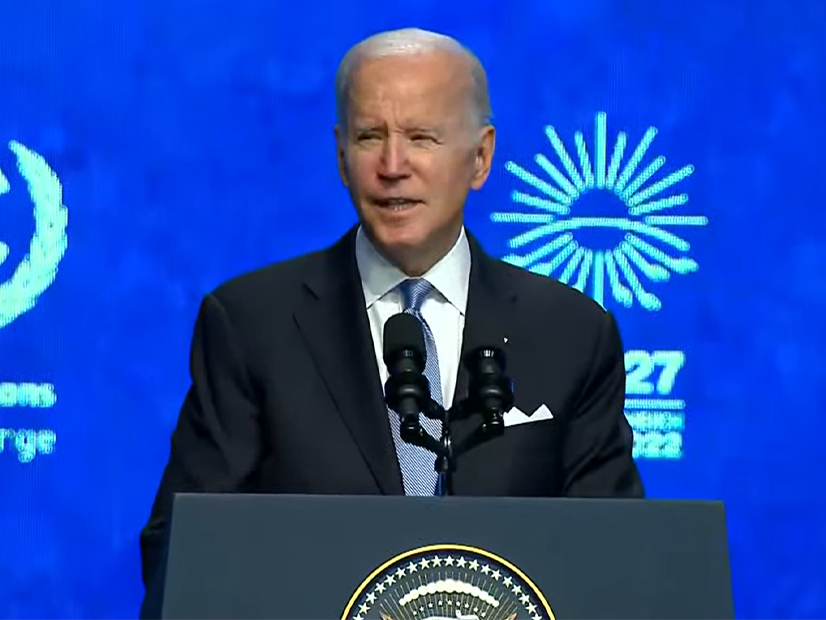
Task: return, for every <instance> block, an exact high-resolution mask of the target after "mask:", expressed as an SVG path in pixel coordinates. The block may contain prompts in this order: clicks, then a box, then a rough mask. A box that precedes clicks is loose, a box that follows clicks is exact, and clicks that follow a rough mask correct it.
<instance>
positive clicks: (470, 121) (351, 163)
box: [336, 53, 494, 275]
mask: <svg viewBox="0 0 826 620" xmlns="http://www.w3.org/2000/svg"><path fill="white" fill-rule="evenodd" d="M470 86H471V82H470V75H469V72H468V70H467V67H466V65H465V64H464V60H463V59H461V58H458V57H456V56H453V55H449V54H447V53H431V54H420V55H411V56H390V57H386V58H381V59H376V60H367V61H365V62H363V63H362V64H361V65H360V66H359V68H358V69H357V70H356V72H355V75H354V76H353V80H352V84H351V89H350V99H349V106H348V115H347V122H346V127H337V128H336V140H337V144H338V161H339V170H340V172H341V176H342V180H343V181H344V184H345V185H346V186H347V187H348V189H349V191H350V195H351V197H352V199H353V203H354V205H355V208H356V211H357V212H358V216H359V219H360V221H361V223H362V226H363V227H364V229H365V232H366V233H367V235H368V237H369V238H370V240H371V241H372V242H373V243H374V244H375V245H376V246H377V247H378V249H379V251H381V252H382V253H383V254H384V255H385V256H387V257H388V258H389V259H390V260H392V261H394V262H396V263H397V264H400V265H401V266H402V268H404V269H405V270H407V271H408V273H410V272H411V271H419V272H423V271H425V270H427V269H428V268H429V267H430V266H431V265H432V264H433V263H435V262H436V261H438V259H439V258H440V257H441V256H443V255H444V254H445V253H446V252H447V251H448V250H449V249H450V247H451V246H452V245H453V243H454V242H455V241H456V238H457V236H458V234H459V230H460V228H461V226H462V220H463V218H462V214H463V209H464V203H465V199H466V197H467V193H468V191H469V190H470V189H471V188H473V189H479V188H480V187H481V186H482V185H483V184H484V182H485V180H486V179H487V176H488V173H489V171H490V162H491V157H492V155H493V146H494V132H493V128H492V127H486V128H484V129H480V128H478V127H477V125H476V123H475V119H474V117H473V108H472V106H471V103H470V102H471V99H470V92H471V91H470ZM411 275H417V274H413V273H411Z"/></svg>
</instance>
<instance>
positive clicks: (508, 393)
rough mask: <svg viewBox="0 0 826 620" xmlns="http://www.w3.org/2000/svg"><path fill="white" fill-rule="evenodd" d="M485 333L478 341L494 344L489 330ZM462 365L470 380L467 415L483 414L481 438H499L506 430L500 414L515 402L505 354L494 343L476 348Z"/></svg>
mask: <svg viewBox="0 0 826 620" xmlns="http://www.w3.org/2000/svg"><path fill="white" fill-rule="evenodd" d="M485 331H486V332H487V333H484V334H483V336H484V338H479V339H478V340H477V341H482V342H490V343H493V342H497V340H498V339H497V338H496V337H495V336H494V335H493V333H492V330H485ZM463 364H464V366H465V368H466V369H467V371H468V374H469V377H470V380H469V386H468V396H467V400H466V402H465V404H464V407H465V408H466V410H468V411H469V412H474V413H479V414H481V415H482V419H483V422H482V427H481V428H480V429H479V430H480V433H481V434H482V435H484V436H487V437H495V436H497V435H501V434H502V433H504V431H505V422H504V420H503V419H502V415H503V414H504V413H505V412H506V411H509V410H510V409H511V408H512V407H513V403H514V396H513V382H512V381H511V379H510V378H509V377H508V376H507V375H506V374H505V366H506V357H505V352H504V351H503V350H502V349H501V348H499V347H497V346H495V345H493V344H483V345H479V346H476V347H474V348H472V349H471V350H470V351H469V352H468V353H467V354H466V355H465V357H464V359H463Z"/></svg>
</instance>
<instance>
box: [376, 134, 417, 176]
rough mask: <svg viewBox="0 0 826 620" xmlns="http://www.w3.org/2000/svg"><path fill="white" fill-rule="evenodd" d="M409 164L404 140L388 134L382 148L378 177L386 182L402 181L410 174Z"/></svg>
mask: <svg viewBox="0 0 826 620" xmlns="http://www.w3.org/2000/svg"><path fill="white" fill-rule="evenodd" d="M409 163H410V162H409V161H408V153H407V144H406V142H405V139H404V138H403V137H401V136H397V135H395V134H390V135H389V136H388V137H387V139H386V140H385V141H384V146H383V148H382V153H381V165H380V167H379V176H381V177H382V178H385V179H388V180H395V179H402V178H404V177H406V176H408V175H409V173H410V172H409Z"/></svg>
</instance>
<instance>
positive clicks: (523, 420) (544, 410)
mask: <svg viewBox="0 0 826 620" xmlns="http://www.w3.org/2000/svg"><path fill="white" fill-rule="evenodd" d="M553 417H554V414H552V413H551V410H550V409H548V407H547V405H540V406H539V407H537V409H536V411H534V412H533V413H532V414H531V415H528V414H526V413H525V412H524V411H522V410H520V409H519V408H517V407H514V408H513V409H511V410H510V411H508V412H507V413H505V415H504V416H502V418H503V420H504V421H505V426H516V425H517V424H527V423H528V422H539V421H541V420H552V419H553Z"/></svg>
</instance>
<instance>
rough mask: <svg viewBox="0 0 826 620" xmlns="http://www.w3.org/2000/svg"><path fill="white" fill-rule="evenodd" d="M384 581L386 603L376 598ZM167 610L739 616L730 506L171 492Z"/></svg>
mask: <svg viewBox="0 0 826 620" xmlns="http://www.w3.org/2000/svg"><path fill="white" fill-rule="evenodd" d="M417 549H424V551H420V552H418V553H417V552H416V550H417ZM428 549H429V550H430V551H428ZM394 558H397V561H395V563H394ZM448 560H450V565H448V564H447V562H448ZM433 562H438V563H439V566H438V567H437V568H439V570H438V571H435V570H434V567H433V565H432V563H433ZM458 562H461V563H462V566H461V567H459V566H457V565H456V563H458ZM382 566H385V567H386V568H385V569H384V571H383V572H382V571H378V572H376V571H377V569H380V568H381V567H382ZM468 566H472V567H474V568H473V571H475V572H473V571H471V572H468V571H470V570H471V569H470V568H468ZM388 568H389V569H392V570H391V571H390V572H388ZM425 568H426V570H425ZM408 569H409V571H408ZM498 569H501V570H498ZM497 570H498V573H499V575H498V578H497V579H495V580H494V579H493V577H492V575H493V573H494V571H497ZM483 571H487V572H486V573H485V572H483ZM412 572H415V573H416V574H415V575H413V574H410V573H412ZM373 573H376V574H375V575H373V579H372V582H371V581H370V580H369V579H368V578H369V577H370V576H371V574H373ZM426 575H429V576H430V577H428V578H429V579H430V582H429V585H428V583H425V579H426ZM433 575H438V579H436V578H435V577H433ZM414 577H415V578H414ZM460 577H461V578H460ZM434 579H435V580H436V581H438V584H437V585H435V586H434V584H433V582H434ZM500 579H501V582H500V581H499V580H500ZM505 579H509V582H508V584H507V585H502V583H503V582H504V580H505ZM365 580H367V582H365ZM379 580H381V581H379ZM532 586H535V588H536V593H538V594H539V596H540V598H541V599H542V600H543V601H544V602H546V603H547V607H544V608H543V606H542V605H541V603H540V601H539V599H538V598H537V597H536V596H535V594H536V593H535V592H533V591H531V587H532ZM370 588H372V591H368V590H369V589H370ZM391 588H395V590H393V593H394V594H393V595H394V596H395V597H396V598H395V599H394V601H393V602H392V605H391V602H390V600H389V599H387V597H386V596H385V599H387V600H384V602H382V601H381V600H379V599H382V596H383V595H384V594H385V590H389V589H391ZM428 588H429V590H428ZM434 588H435V590H434ZM439 588H441V590H439ZM462 588H469V589H470V590H468V591H464V590H462V591H461V592H460V591H459V590H461V589H462ZM505 588H507V589H508V590H507V591H506V590H505ZM514 588H516V589H518V596H516V597H514V595H513V589H514ZM379 589H381V591H379ZM471 590H472V591H471ZM474 596H475V597H476V598H474ZM359 597H360V598H359ZM497 597H498V598H497ZM520 600H521V601H522V603H524V604H520V602H519V601H520ZM399 601H401V602H402V603H403V604H402V603H399ZM485 601H487V603H486V602H485ZM509 601H510V602H509ZM379 604H382V605H384V607H382V608H380V607H378V605H379ZM508 605H510V606H508ZM457 607H458V609H457ZM474 610H475V611H474ZM163 616H164V617H166V618H276V619H287V618H289V619H293V620H319V619H334V618H348V619H352V620H367V619H368V618H376V619H378V620H408V619H410V620H427V619H434V618H439V619H441V618H453V619H456V618H467V619H471V618H478V620H499V619H500V618H504V619H506V620H520V619H521V618H531V619H532V620H541V619H545V618H549V617H550V618H557V619H562V618H572V619H573V618H583V619H584V618H616V619H619V618H635V619H639V618H656V619H658V620H664V619H667V618H696V619H699V618H732V617H733V609H732V600H731V587H730V574H729V561H728V552H727V541H726V527H725V514H724V511H723V507H722V505H721V504H719V503H716V502H691V501H652V500H619V499H610V500H598V499H513V498H460V497H451V498H435V497H434V498H429V497H428V498H411V497H382V496H363V497H362V496H356V497H338V496H290V495H280V496H279V495H272V496H265V495H179V496H177V497H176V500H175V505H174V519H173V526H172V530H171V545H170V549H169V558H168V567H167V574H166V586H165V596H164V605H163Z"/></svg>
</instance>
